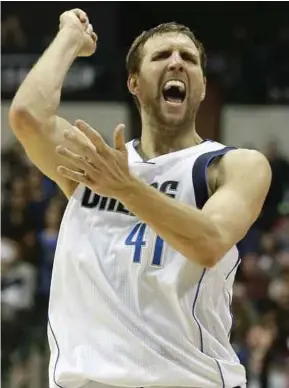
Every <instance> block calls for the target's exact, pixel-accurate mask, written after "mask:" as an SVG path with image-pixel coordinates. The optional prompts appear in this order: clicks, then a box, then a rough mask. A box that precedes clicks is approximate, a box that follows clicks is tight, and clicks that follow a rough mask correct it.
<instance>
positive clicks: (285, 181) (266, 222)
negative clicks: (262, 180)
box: [260, 141, 289, 229]
mask: <svg viewBox="0 0 289 388" xmlns="http://www.w3.org/2000/svg"><path fill="white" fill-rule="evenodd" d="M264 154H265V155H266V156H267V158H268V160H269V163H270V166H271V169H272V183H271V187H270V190H269V193H268V195H267V198H266V201H265V204H264V208H263V213H262V219H261V221H260V226H261V227H262V228H264V229H270V228H272V227H273V226H274V223H275V221H276V219H277V217H278V205H279V204H280V203H281V202H282V200H283V198H284V196H285V193H286V190H287V189H288V188H289V162H288V161H287V160H286V159H285V158H284V157H283V156H282V154H281V153H280V150H279V147H278V143H277V142H276V141H270V142H268V143H267V145H266V148H265V150H264Z"/></svg>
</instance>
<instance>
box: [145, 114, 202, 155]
mask: <svg viewBox="0 0 289 388" xmlns="http://www.w3.org/2000/svg"><path fill="white" fill-rule="evenodd" d="M201 142H202V139H201V137H200V136H199V135H198V134H197V133H196V130H195V122H193V123H192V125H191V126H190V127H189V128H185V129H180V130H178V129H176V130H173V129H172V128H170V129H168V130H166V129H165V128H160V127H159V126H158V127H157V126H156V125H152V124H148V123H146V121H145V120H143V121H142V134H141V144H140V147H139V148H140V151H141V153H142V154H144V156H146V157H147V158H148V159H151V158H154V157H156V156H160V155H164V154H168V153H170V152H174V151H179V150H182V149H185V148H189V147H193V146H195V145H197V144H200V143H201Z"/></svg>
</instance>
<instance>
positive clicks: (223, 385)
mask: <svg viewBox="0 0 289 388" xmlns="http://www.w3.org/2000/svg"><path fill="white" fill-rule="evenodd" d="M215 361H216V363H217V365H218V369H219V372H220V375H221V379H222V388H225V380H224V375H223V372H222V369H221V365H220V363H219V361H217V360H216V359H215Z"/></svg>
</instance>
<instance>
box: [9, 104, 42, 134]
mask: <svg viewBox="0 0 289 388" xmlns="http://www.w3.org/2000/svg"><path fill="white" fill-rule="evenodd" d="M8 122H9V126H10V128H11V129H12V131H13V132H14V133H15V134H16V135H17V134H21V132H22V131H23V130H25V131H26V130H27V128H29V129H30V130H31V129H33V128H37V127H38V125H37V122H36V120H35V119H34V118H33V116H32V114H31V112H30V111H29V109H28V108H27V107H26V106H17V105H15V104H13V103H12V105H11V107H10V109H9V113H8Z"/></svg>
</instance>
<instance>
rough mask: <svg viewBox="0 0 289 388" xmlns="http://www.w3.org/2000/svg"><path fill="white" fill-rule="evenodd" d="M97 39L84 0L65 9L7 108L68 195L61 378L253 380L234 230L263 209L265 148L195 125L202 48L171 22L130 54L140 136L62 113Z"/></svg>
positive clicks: (80, 383) (179, 382)
mask: <svg viewBox="0 0 289 388" xmlns="http://www.w3.org/2000/svg"><path fill="white" fill-rule="evenodd" d="M96 40H97V38H96V35H95V33H94V32H93V29H92V26H91V25H90V24H89V20H88V17H87V15H86V14H85V13H84V12H83V11H81V10H79V9H76V10H72V11H68V12H65V13H64V14H63V15H62V16H61V18H60V31H59V32H58V34H57V36H56V37H55V39H54V41H53V42H52V43H51V45H50V47H49V48H48V49H47V50H46V52H45V53H44V54H43V56H42V57H41V58H40V60H39V61H38V63H37V64H36V65H35V67H34V68H33V69H32V70H31V72H30V73H29V75H28V76H27V78H26V79H25V80H24V82H23V84H22V85H21V86H20V88H19V90H18V92H17V94H16V96H15V98H14V101H13V103H12V106H11V110H10V123H11V127H12V128H13V130H14V133H15V134H16V136H17V137H18V139H19V140H20V142H21V143H22V144H23V146H24V148H25V150H26V152H27V154H28V155H29V157H30V158H31V160H32V161H34V163H35V164H36V165H37V166H38V167H39V168H40V170H42V171H43V172H44V173H45V174H46V175H48V176H49V177H51V178H52V179H54V180H55V181H56V182H57V183H58V185H59V187H60V188H61V189H62V190H63V191H64V193H65V194H66V195H67V197H68V198H69V202H68V206H67V209H66V212H65V215H64V218H63V221H62V225H61V230H60V234H59V241H58V247H57V251H56V255H55V262H54V271H53V277H52V285H51V295H50V306H49V324H48V335H49V343H50V348H51V360H50V373H49V375H50V387H51V388H56V387H61V388H78V387H86V388H101V387H114V386H122V387H154V386H158V387H192V388H200V387H203V388H213V387H218V388H220V387H226V388H232V387H245V385H246V376H245V371H244V368H243V366H241V365H240V362H239V360H238V358H237V356H236V355H235V353H234V351H233V349H232V347H231V346H230V340H229V337H230V330H231V325H232V317H231V314H230V304H231V300H232V285H233V280H234V276H235V273H236V270H237V267H238V264H239V262H240V258H239V256H238V250H237V248H236V244H237V243H238V241H240V240H241V239H242V238H243V236H244V235H245V234H246V232H247V230H248V228H249V227H250V225H251V224H252V223H253V222H254V221H255V220H256V218H257V216H258V214H259V212H260V210H261V207H262V204H263V201H264V199H265V196H266V193H267V191H268V188H269V185H270V179H271V173H270V168H269V165H268V162H267V161H266V159H265V158H264V157H263V156H262V155H261V154H260V153H258V152H256V151H249V150H241V149H238V150H237V149H233V148H230V147H225V146H224V145H222V144H219V143H217V142H214V141H208V140H207V141H202V140H201V138H200V137H199V136H198V135H197V133H196V131H195V117H196V112H197V109H198V106H199V104H200V103H201V101H202V100H203V99H204V97H205V89H206V81H205V78H204V72H203V71H204V67H205V55H204V51H203V48H202V45H201V44H200V43H199V42H198V41H197V40H196V38H195V36H194V35H193V33H192V32H191V31H190V30H189V29H187V28H186V27H184V26H180V25H178V24H174V23H169V24H166V25H161V26H158V27H156V28H155V29H152V30H150V31H148V32H145V33H143V34H142V35H141V36H140V37H139V38H137V39H136V41H135V42H134V43H133V45H132V48H131V49H130V51H129V54H128V58H127V67H128V73H129V75H128V88H129V91H130V92H131V94H132V95H133V96H134V97H135V99H136V101H137V104H138V106H139V111H140V115H141V120H142V135H141V139H140V140H135V141H131V142H129V143H127V144H125V143H124V138H123V126H122V125H119V126H118V127H117V129H116V131H115V134H114V139H115V144H114V147H110V146H108V145H107V144H106V143H105V142H104V140H103V139H102V138H101V136H100V135H99V134H98V133H97V132H96V131H95V130H93V129H92V128H90V126H89V125H88V124H86V123H85V122H83V121H78V122H77V123H76V125H75V126H73V125H70V124H69V123H68V122H67V121H65V120H64V119H63V118H60V117H58V116H57V108H58V105H59V101H60V94H61V87H62V84H63V80H64V77H65V75H66V74H67V71H68V70H69V68H70V66H71V64H72V63H73V61H74V60H75V59H76V58H77V57H78V56H81V55H91V54H93V53H94V51H95V49H96ZM55 150H56V152H55Z"/></svg>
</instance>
